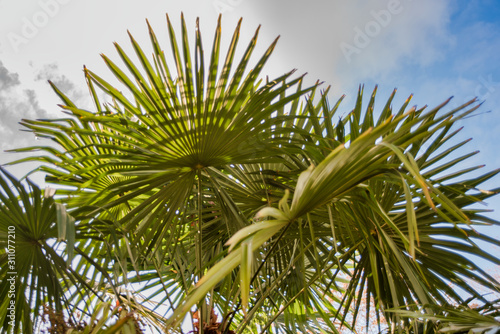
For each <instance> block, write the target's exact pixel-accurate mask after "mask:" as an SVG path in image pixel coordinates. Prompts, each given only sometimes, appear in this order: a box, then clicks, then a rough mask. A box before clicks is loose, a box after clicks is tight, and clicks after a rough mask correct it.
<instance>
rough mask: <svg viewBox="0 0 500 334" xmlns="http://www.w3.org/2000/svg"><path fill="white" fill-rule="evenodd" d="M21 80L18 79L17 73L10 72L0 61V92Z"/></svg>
mask: <svg viewBox="0 0 500 334" xmlns="http://www.w3.org/2000/svg"><path fill="white" fill-rule="evenodd" d="M20 83H21V82H20V81H19V75H18V74H17V73H11V72H9V70H8V69H7V68H5V66H3V63H2V62H1V61H0V92H2V91H3V90H5V89H9V88H10V87H13V86H17V85H19V84H20Z"/></svg>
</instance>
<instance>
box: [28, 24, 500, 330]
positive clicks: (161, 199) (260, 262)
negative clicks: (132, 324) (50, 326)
mask: <svg viewBox="0 0 500 334" xmlns="http://www.w3.org/2000/svg"><path fill="white" fill-rule="evenodd" d="M168 28H169V33H170V37H171V45H172V50H173V55H174V63H175V67H176V69H177V73H176V78H175V79H173V78H172V77H171V74H170V72H169V69H168V66H167V65H166V60H165V58H164V56H163V53H162V52H161V51H160V48H159V45H158V42H157V40H156V38H155V36H154V33H153V32H152V30H150V35H151V39H152V41H153V49H154V54H153V58H154V62H153V64H151V63H150V62H149V61H147V60H146V57H145V56H144V54H143V52H142V50H141V49H140V48H139V46H138V45H137V43H136V42H135V41H134V40H133V39H132V44H133V46H134V49H135V50H136V53H137V54H138V56H139V60H140V63H141V65H142V67H143V68H142V72H141V71H139V69H137V68H136V67H135V66H134V65H133V64H132V62H131V61H130V60H129V58H128V57H127V56H126V55H125V53H124V52H123V51H122V49H121V48H120V47H119V46H118V45H117V50H118V52H119V54H120V56H121V57H122V59H123V60H124V61H125V64H126V66H127V67H128V69H129V70H130V71H131V73H132V79H129V78H128V77H127V76H126V75H125V74H124V73H123V72H122V71H121V70H120V69H119V68H118V67H117V66H116V65H114V63H112V62H111V61H110V60H109V59H108V58H107V57H104V59H105V61H106V63H107V64H108V65H109V67H110V69H111V70H112V71H113V73H114V74H115V75H116V77H117V78H118V79H120V80H121V81H122V82H123V83H124V84H125V86H126V87H127V88H128V89H129V90H130V93H131V95H132V97H133V100H134V102H133V103H132V102H130V99H127V98H125V97H124V95H122V93H120V92H119V91H118V90H116V89H115V88H113V87H112V86H111V85H109V84H107V83H106V82H105V81H104V80H103V79H101V78H100V77H98V76H97V75H95V74H94V73H92V72H91V71H88V70H86V71H85V73H86V78H87V79H88V83H89V87H90V90H91V93H92V96H93V97H94V100H95V102H96V106H97V109H98V112H97V113H96V114H92V113H89V112H87V111H83V110H80V109H78V108H76V106H74V105H73V104H72V103H71V101H69V99H67V98H66V97H65V96H64V95H63V94H62V93H61V92H59V91H57V89H56V91H57V92H58V94H59V95H60V96H61V97H62V98H63V100H64V101H65V105H64V106H63V108H64V109H65V110H66V112H67V113H68V114H69V115H70V116H71V117H70V118H68V119H65V120H56V121H52V120H39V121H27V120H25V121H23V123H24V124H25V125H26V126H27V127H28V128H29V129H31V130H32V131H34V132H35V133H36V134H37V135H38V136H46V137H50V138H52V139H54V140H55V141H56V142H57V143H58V144H59V145H60V146H62V150H58V149H54V148H51V147H41V149H42V150H45V151H46V152H48V153H50V156H47V157H36V158H35V159H36V160H38V161H43V162H47V163H49V166H48V167H42V169H43V170H44V171H46V172H47V173H48V174H49V177H48V179H49V180H51V181H53V182H56V183H58V184H62V185H70V186H74V187H76V188H77V189H78V191H77V192H76V194H77V196H75V192H74V191H71V192H70V191H68V192H67V194H68V195H69V194H71V195H72V197H68V198H67V199H66V201H67V203H68V206H69V207H70V208H72V210H73V211H72V213H73V215H75V216H76V217H77V218H79V219H81V222H80V223H79V225H78V226H77V229H80V231H81V232H82V233H83V232H85V233H89V235H92V233H95V231H99V233H97V234H94V237H95V238H96V239H98V238H97V237H99V238H103V237H104V238H105V239H106V240H107V244H108V245H110V244H111V246H109V247H111V248H113V249H112V250H111V251H109V250H108V251H100V249H101V248H99V247H96V244H95V243H93V244H91V246H89V254H91V253H92V252H94V253H92V257H93V258H105V259H106V260H103V262H101V263H102V264H104V263H105V261H109V260H112V261H114V262H115V263H122V262H123V260H125V262H124V263H123V264H121V269H122V270H125V271H126V270H127V268H128V269H131V268H133V269H135V270H137V271H138V272H139V271H140V266H138V264H141V265H142V266H144V268H145V270H146V271H145V272H144V275H143V276H142V278H141V277H136V278H135V280H146V279H150V278H151V279H152V281H151V282H150V283H149V284H148V285H147V287H146V288H155V289H156V292H155V293H154V294H157V293H160V292H161V291H163V292H165V291H170V292H172V291H173V290H171V289H172V288H174V286H175V288H176V289H179V290H177V291H182V293H173V294H172V295H169V293H167V297H165V299H164V301H165V302H166V303H167V304H168V305H180V307H178V308H177V310H176V313H175V314H174V317H173V318H172V319H173V320H174V323H175V322H176V321H177V320H178V319H181V317H182V315H184V314H185V313H186V312H188V311H189V310H190V308H191V306H192V305H194V304H196V303H200V305H201V307H203V305H204V302H201V301H202V300H203V299H204V298H205V296H206V295H207V293H208V295H209V296H210V300H211V302H212V303H214V305H217V307H218V308H219V311H220V313H221V314H223V315H228V314H232V316H231V317H225V324H226V325H230V323H231V320H233V321H234V320H238V321H237V322H238V323H239V326H240V327H239V329H240V330H243V329H245V328H246V329H247V330H251V331H254V330H255V331H257V330H258V329H257V327H254V326H255V324H256V323H259V324H260V327H259V328H260V329H261V330H264V331H265V330H267V329H268V328H282V329H287V330H289V331H296V330H300V331H303V332H305V331H307V330H311V331H318V330H320V329H326V328H327V330H330V331H333V332H336V331H338V319H341V320H342V319H349V318H348V316H349V317H351V318H352V322H353V323H354V322H355V321H356V318H357V315H358V311H357V310H358V309H359V305H360V303H361V301H362V300H363V298H364V297H366V298H367V299H368V300H369V299H373V300H374V301H375V304H376V306H377V310H376V313H377V314H379V315H384V316H385V317H386V318H387V319H388V320H389V321H393V322H394V323H395V324H399V320H398V318H396V317H392V314H387V313H385V310H386V309H388V308H391V307H406V308H408V309H412V310H414V309H417V310H421V309H422V307H423V305H426V304H429V303H435V304H444V303H447V302H449V301H450V298H451V300H454V301H456V302H457V303H462V302H463V301H464V300H463V297H462V296H461V295H460V294H459V293H457V292H456V290H454V289H451V288H450V287H449V286H448V284H449V283H450V281H451V282H453V283H454V284H456V285H457V286H459V287H460V288H461V289H463V290H465V291H466V292H468V293H469V294H470V295H472V296H474V297H476V298H481V296H480V295H479V293H477V292H476V290H475V289H474V288H473V287H472V286H471V284H470V282H469V281H468V280H467V279H465V277H472V278H474V279H475V280H476V281H478V282H480V283H481V284H483V285H484V286H486V287H488V288H491V289H498V283H497V282H496V281H495V280H494V279H493V278H492V277H490V276H489V275H488V274H487V273H485V272H483V271H481V269H480V268H479V267H478V265H477V264H475V263H474V262H473V261H471V260H469V259H467V258H466V257H464V256H463V255H462V254H463V251H464V250H465V251H466V252H469V253H472V254H474V255H477V256H479V257H481V258H483V259H486V260H489V261H491V262H493V263H495V264H499V263H500V261H499V259H498V258H497V257H495V256H492V255H490V254H488V252H486V251H485V250H483V249H482V248H480V247H478V246H477V245H476V243H475V240H482V241H485V242H486V243H490V244H496V245H498V240H494V239H492V238H489V237H488V236H486V235H482V234H478V233H477V232H475V230H474V229H473V228H472V227H473V226H474V224H478V225H483V224H491V223H496V222H494V221H491V220H489V219H487V218H486V217H484V216H482V215H481V211H479V210H475V209H468V208H467V207H468V206H469V205H471V204H474V203H476V202H478V201H482V200H484V199H485V198H487V197H489V196H491V195H493V194H495V193H496V192H497V190H493V191H491V192H479V193H475V194H470V191H471V190H474V189H476V187H477V186H478V185H479V184H480V183H481V182H483V181H484V180H486V179H488V178H490V177H492V176H494V175H495V174H496V173H497V172H498V171H494V172H491V173H488V174H486V175H484V176H482V177H477V178H472V179H469V180H465V181H455V180H456V177H462V176H463V175H464V174H466V173H467V172H470V171H472V170H475V169H477V168H479V167H476V168H471V169H467V170H464V171H459V172H456V171H455V170H454V169H453V168H454V166H456V165H457V164H458V163H459V162H461V161H462V160H465V159H467V158H468V157H470V156H471V155H472V154H468V155H464V156H461V157H459V158H455V159H451V160H447V158H448V157H449V156H450V154H452V153H454V152H455V151H456V150H457V149H458V148H460V147H461V146H462V145H463V144H464V143H465V142H463V143H459V144H458V145H455V146H453V147H450V148H445V149H443V147H444V144H445V143H446V142H447V141H448V140H449V139H451V138H453V137H454V136H455V135H456V133H458V130H457V131H453V132H450V131H451V128H452V126H453V124H454V123H455V122H457V121H458V120H460V119H463V117H465V116H466V115H468V114H469V113H471V112H473V111H474V110H475V109H476V108H477V105H472V107H470V108H468V107H469V106H471V104H472V103H473V101H472V102H471V103H468V104H465V105H463V106H461V107H460V108H457V109H456V110H452V111H450V112H447V113H444V114H443V115H439V112H440V110H441V109H442V108H443V107H444V106H445V105H446V103H444V104H443V105H440V106H438V107H437V108H435V109H432V110H430V111H427V112H424V111H425V109H424V108H422V109H418V110H417V109H415V108H413V109H410V110H408V111H407V110H406V108H407V105H408V104H409V101H410V99H408V100H407V101H406V102H405V103H404V105H403V106H402V107H401V108H400V109H399V111H397V112H396V113H393V112H392V107H391V103H392V99H393V97H394V94H393V95H391V97H390V98H389V100H388V101H387V103H386V105H385V107H384V108H383V109H382V112H381V114H380V116H379V117H378V120H377V118H376V117H375V116H374V104H375V91H374V92H373V94H372V97H371V99H370V101H369V103H368V106H367V108H366V110H365V111H364V112H362V99H363V92H362V90H360V92H359V95H358V100H357V102H356V105H355V108H354V109H353V111H352V112H351V113H350V114H349V116H348V117H347V118H346V119H345V120H342V119H340V120H339V122H338V124H336V125H335V124H333V123H332V120H333V117H334V115H335V113H336V111H337V108H338V106H339V104H340V102H341V100H342V99H340V100H339V101H338V102H337V103H336V104H335V105H334V107H333V108H330V106H329V105H328V98H327V92H324V93H323V94H322V96H321V97H320V98H319V103H318V104H317V105H314V104H313V101H314V100H315V99H314V89H312V90H311V89H306V90H302V89H301V88H300V79H296V80H293V81H291V82H290V83H286V80H287V78H288V77H289V74H287V75H285V76H284V77H282V78H278V79H277V80H275V81H272V82H268V83H266V84H264V85H262V86H259V84H258V81H257V76H258V73H259V72H260V70H261V68H262V65H263V64H264V62H265V60H266V59H267V57H268V56H269V54H270V50H271V49H272V46H271V48H270V50H269V51H268V52H267V53H266V54H265V55H264V56H263V58H261V60H260V61H259V62H258V63H257V65H256V66H255V68H254V69H253V70H251V71H249V73H248V74H247V75H246V77H245V79H243V73H244V72H245V70H244V69H245V66H246V64H247V62H248V57H249V55H250V53H251V51H252V49H253V47H254V44H255V37H254V39H253V40H252V42H251V43H250V46H249V47H248V49H247V51H246V52H245V55H244V57H243V58H242V61H241V63H240V65H238V66H237V68H236V70H234V75H233V77H232V78H231V80H230V79H229V73H230V64H231V63H232V59H233V56H234V48H235V45H236V40H237V35H238V29H237V31H236V33H235V35H234V37H233V42H232V44H231V46H230V48H229V51H228V56H227V57H226V61H225V63H224V66H223V69H222V71H219V70H217V68H218V54H219V41H220V26H218V28H217V31H216V37H215V40H214V47H213V51H212V56H211V61H210V65H209V67H208V69H207V73H208V76H207V78H206V79H205V67H204V66H203V49H202V47H201V37H200V35H199V30H197V32H196V42H195V45H196V47H195V48H196V52H195V57H194V59H195V61H194V63H195V65H194V67H193V66H192V65H191V64H192V62H191V59H190V52H189V50H188V43H187V37H186V28H185V25H184V21H183V23H182V41H183V42H182V48H181V49H179V47H178V45H177V43H176V39H175V36H174V32H173V29H172V27H171V25H170V22H169V24H168ZM273 45H274V44H273ZM181 55H182V60H181ZM193 68H194V69H193ZM142 73H145V74H142ZM294 84H298V85H297V86H298V87H297V90H296V91H294V92H293V93H287V90H288V87H289V86H290V85H294ZM95 86H98V87H99V88H101V90H103V91H104V92H105V93H106V94H107V95H108V96H111V97H112V98H113V104H112V105H110V104H106V105H104V107H101V104H100V102H99V100H98V98H97V96H98V94H97V93H96V91H95V89H94V87H95ZM308 91H311V92H312V96H311V97H310V99H309V100H308V102H307V103H305V104H300V103H299V100H298V98H299V97H300V96H302V94H304V93H306V92H308ZM289 102H292V104H291V106H289V107H287V108H288V109H287V111H286V112H285V105H286V104H287V103H289ZM212 144H214V145H212ZM31 149H37V148H31ZM299 175H300V176H299ZM287 191H290V192H292V193H293V197H292V198H291V199H290V198H289V197H288V196H287V195H286V192H287ZM280 199H281V200H280ZM279 200H280V203H279V206H278V207H276V204H275V203H277V202H278V201H279ZM264 206H272V207H274V208H272V209H271V208H266V209H264V210H263V211H261V212H260V213H259V216H260V217H266V216H270V217H273V218H275V219H274V220H265V221H263V222H260V223H253V224H251V225H250V226H248V227H246V228H243V227H244V226H245V225H247V224H248V220H249V218H251V217H252V216H253V215H254V214H255V213H256V212H257V211H258V210H259V209H262V208H263V207H264ZM200 222H203V224H200ZM242 228H243V229H242ZM240 229H242V230H241V231H239V232H237V231H238V230H240ZM443 235H446V236H447V239H446V240H444V239H443V238H442V236H443ZM231 236H232V238H231V239H230V240H229V244H230V245H231V247H230V252H229V253H227V251H224V250H223V248H222V247H223V245H224V243H226V241H228V239H229V237H231ZM130 242H133V244H137V245H138V246H137V248H133V249H130V247H129V248H127V245H128V244H130ZM106 247H108V246H106ZM106 247H103V248H106ZM109 247H108V248H109ZM96 249H97V250H98V251H96ZM147 249H149V250H152V249H156V250H160V249H161V252H157V253H155V256H153V257H150V258H146V257H145V256H144V255H143V254H144V251H145V250H147ZM96 252H97V253H96ZM83 253H85V252H83ZM138 254H141V255H140V256H139V255H138ZM226 254H227V256H225V255H226ZM224 256H225V257H224ZM450 258H452V259H453V260H454V261H449V259H450ZM139 259H140V260H141V261H139ZM219 260H220V261H219ZM217 261H219V262H217ZM127 263H131V266H129V265H127ZM212 266H213V267H212ZM210 267H212V268H211V269H210V270H209V271H208V272H207V273H206V274H205V275H204V276H203V272H204V270H205V268H210ZM238 267H239V268H240V269H239V271H235V269H237V268H238ZM106 268H109V267H106V266H104V265H102V266H101V269H103V270H106ZM235 273H239V274H238V276H235ZM196 276H197V277H201V276H203V278H202V279H201V280H200V281H199V282H198V285H197V288H196V289H194V290H192V292H191V293H190V294H189V296H188V298H187V299H184V300H183V299H182V298H183V296H185V294H184V293H185V292H186V291H188V290H190V286H191V284H192V283H193V281H196V279H194V277H196ZM346 279H347V281H346ZM173 282H178V283H177V284H178V285H174V284H173ZM342 282H348V283H347V284H346V286H345V289H346V290H345V291H344V290H343V288H342V286H341V284H342ZM146 288H145V290H146ZM238 289H240V292H241V303H239V302H238V299H237V298H236V291H238ZM337 292H338V293H337ZM412 304H413V306H412ZM239 305H241V306H242V310H243V312H246V317H243V313H240V312H239ZM351 308H352V309H354V310H356V311H354V313H352V314H351V315H349V312H348V310H349V309H351ZM262 310H263V311H262ZM234 311H236V312H237V313H234ZM368 312H369V308H368V309H367V314H368ZM336 319H337V320H336ZM232 326H234V325H232ZM270 326H271V327H270ZM276 326H277V327H276Z"/></svg>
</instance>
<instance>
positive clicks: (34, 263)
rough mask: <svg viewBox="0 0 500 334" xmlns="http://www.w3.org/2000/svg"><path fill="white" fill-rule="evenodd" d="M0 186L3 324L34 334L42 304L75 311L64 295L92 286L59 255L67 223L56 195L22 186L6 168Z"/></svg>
mask: <svg viewBox="0 0 500 334" xmlns="http://www.w3.org/2000/svg"><path fill="white" fill-rule="evenodd" d="M0 186H1V189H0V212H1V214H0V231H1V233H0V245H1V247H0V249H1V250H0V252H1V253H0V268H1V269H0V276H1V277H2V280H1V282H0V298H1V300H2V304H1V307H0V310H1V311H0V321H1V323H2V328H3V329H5V330H7V329H9V328H10V330H12V331H13V333H32V331H33V325H34V324H35V323H36V322H37V321H38V320H39V317H38V316H37V315H38V314H40V313H41V311H42V308H43V306H45V305H50V306H51V307H52V308H54V309H55V310H58V311H61V310H63V309H68V308H71V307H72V306H71V305H70V304H69V302H68V300H67V297H66V295H65V294H66V293H67V292H68V291H70V290H74V289H75V288H77V289H80V291H79V292H78V293H79V294H80V295H81V294H84V293H88V291H85V290H90V287H89V286H88V285H87V284H86V282H85V280H84V279H82V278H81V277H80V275H78V273H77V272H75V270H73V269H72V268H71V266H70V265H68V261H67V258H64V257H63V256H62V255H61V252H59V251H57V249H58V247H57V245H58V244H59V243H58V242H57V241H58V238H59V237H60V236H61V231H58V229H59V230H60V229H61V224H63V223H64V221H63V219H61V217H59V218H58V214H59V215H60V216H62V213H58V209H57V208H56V203H55V201H54V199H53V197H52V195H53V194H51V191H50V190H49V191H47V190H46V191H45V192H42V191H41V190H40V189H39V188H38V187H37V186H36V185H35V184H34V183H33V182H31V181H30V180H26V185H23V184H22V183H21V182H19V181H18V180H17V179H16V178H14V177H13V176H12V175H11V174H9V173H8V172H7V171H5V170H4V169H3V168H1V167H0ZM58 220H59V226H58V224H57V221H58ZM66 225H67V226H69V229H70V226H71V225H72V224H71V222H69V223H67V224H66ZM58 227H59V228H58ZM63 228H64V226H63ZM71 233H73V238H74V231H72V232H71V231H69V230H68V231H67V233H64V234H65V235H68V237H69V238H70V239H71V237H70V235H71ZM82 288H83V289H84V290H82Z"/></svg>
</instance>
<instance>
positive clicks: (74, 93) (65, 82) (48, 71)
mask: <svg viewBox="0 0 500 334" xmlns="http://www.w3.org/2000/svg"><path fill="white" fill-rule="evenodd" d="M35 80H36V81H47V80H50V81H52V82H53V83H54V84H55V85H56V87H57V88H59V90H61V91H62V92H63V93H64V94H66V95H67V96H68V97H69V98H70V99H71V100H72V101H73V102H78V100H81V99H82V98H83V97H84V96H87V94H86V93H85V92H84V91H82V90H80V89H78V87H77V86H76V85H75V84H74V83H73V82H71V81H70V80H69V79H68V77H67V76H65V75H64V74H60V73H59V66H58V65H57V64H56V63H51V64H46V65H44V66H43V67H42V69H41V70H39V71H38V72H37V74H36V76H35ZM77 104H78V103H77Z"/></svg>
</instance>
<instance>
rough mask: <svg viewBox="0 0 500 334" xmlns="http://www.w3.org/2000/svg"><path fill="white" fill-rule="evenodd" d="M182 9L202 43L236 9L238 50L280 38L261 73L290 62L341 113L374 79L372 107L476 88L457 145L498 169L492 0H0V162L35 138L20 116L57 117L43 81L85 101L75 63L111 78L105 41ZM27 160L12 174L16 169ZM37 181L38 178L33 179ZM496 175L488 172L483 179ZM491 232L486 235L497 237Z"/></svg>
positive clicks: (499, 20) (140, 32)
mask: <svg viewBox="0 0 500 334" xmlns="http://www.w3.org/2000/svg"><path fill="white" fill-rule="evenodd" d="M181 11H183V12H184V14H185V16H186V20H187V24H188V29H190V31H191V32H194V22H195V18H196V17H198V16H199V17H200V20H201V29H202V33H203V36H204V42H205V48H206V49H209V46H210V44H211V38H212V34H213V30H214V28H215V23H216V18H217V16H218V14H219V12H223V21H222V22H223V31H225V32H226V34H225V39H226V43H227V40H228V39H229V38H230V37H231V34H232V30H233V29H234V26H235V25H236V22H237V20H238V19H239V18H240V17H243V25H242V37H241V44H242V45H241V48H242V49H243V45H244V44H245V43H246V41H248V40H249V38H250V37H251V35H252V34H253V32H254V30H255V29H256V28H257V26H258V25H259V24H262V28H261V35H260V37H259V47H258V50H257V52H259V51H263V50H264V49H265V48H266V47H267V46H268V45H269V44H270V43H271V41H272V40H273V39H274V38H275V37H276V36H277V35H281V38H280V42H279V43H278V46H277V48H276V50H275V52H274V55H273V57H272V58H271V60H270V62H269V64H268V66H267V71H266V70H264V72H266V73H267V74H269V75H270V77H273V76H277V75H280V74H282V73H284V72H286V71H288V70H290V69H292V68H297V69H298V73H304V72H308V76H307V80H309V82H314V81H316V80H317V79H320V80H322V81H325V84H324V86H325V87H326V85H332V93H333V94H332V95H331V96H332V98H334V97H340V96H341V95H342V94H346V95H347V97H346V100H345V101H344V103H343V108H344V111H345V112H348V111H350V108H352V105H353V99H354V97H355V95H356V91H357V87H358V85H359V84H365V87H366V90H367V91H371V90H372V89H373V87H374V85H375V84H378V85H379V93H378V102H379V106H380V105H382V104H383V103H385V100H386V99H387V97H388V96H389V94H390V92H391V91H392V89H394V88H398V95H397V99H396V101H395V102H394V106H395V107H398V105H399V104H401V103H402V102H403V101H404V100H405V99H406V98H407V97H408V96H409V95H410V94H412V93H413V94H414V99H413V101H414V102H413V103H414V104H417V105H419V106H422V105H425V104H428V105H429V106H430V107H433V106H435V105H437V104H439V103H440V102H442V101H444V100H445V99H447V98H448V97H450V96H454V99H453V100H452V102H451V103H450V106H451V107H453V106H457V105H459V104H461V103H463V102H465V101H467V100H469V99H471V98H473V97H474V96H477V97H478V98H479V99H480V100H481V101H483V100H485V102H484V104H483V106H482V107H481V108H480V110H479V111H478V113H477V116H474V117H471V118H468V119H466V120H464V121H461V123H460V126H462V125H463V126H465V128H464V130H463V131H462V133H461V134H460V138H461V139H464V138H469V137H472V138H473V141H471V142H470V143H469V144H467V145H466V146H465V147H464V149H463V151H462V152H464V153H466V152H470V151H475V150H480V151H481V153H480V154H478V155H476V156H475V157H474V158H473V159H471V161H470V162H467V163H465V164H464V168H465V167H467V166H470V165H477V164H486V167H485V168H484V169H483V170H484V171H490V170H493V169H495V168H500V158H499V156H500V155H499V154H498V144H499V140H500V135H499V134H500V107H499V106H500V66H499V60H500V56H499V55H500V4H499V3H498V1H495V0H473V1H465V0H460V1H459V0H441V1H433V0H419V1H417V0H376V1H361V0H360V1H346V0H314V1H307V2H306V1H299V0H273V1H269V0H186V1H173V0H148V1H145V2H140V3H139V2H138V1H130V0H128V1H125V0H124V1H118V0H107V1H98V0H88V1H82V0H24V1H17V0H0V149H1V150H2V152H1V153H0V163H2V164H3V163H6V162H8V161H12V160H14V159H16V158H20V157H21V156H20V155H13V154H7V153H3V150H5V149H11V148H16V147H22V146H26V145H36V144H39V142H38V141H37V140H36V139H35V138H34V137H33V136H32V135H30V134H29V133H23V132H20V131H19V128H20V126H19V125H18V124H17V122H18V121H19V120H20V119H21V118H41V117H57V116H58V115H60V113H59V108H58V107H57V106H56V104H57V103H59V101H58V99H57V97H56V96H55V95H54V94H53V93H52V92H51V90H50V89H49V87H48V85H47V84H46V80H48V79H50V80H53V81H54V82H56V84H57V85H58V86H59V87H60V88H61V89H62V90H63V91H65V92H67V93H68V95H70V96H71V97H73V99H74V100H75V101H76V102H77V103H78V104H79V105H81V106H83V107H89V108H90V106H89V104H88V100H87V98H86V96H87V89H86V86H85V82H84V80H83V75H82V66H83V65H84V64H85V65H87V67H89V68H90V69H92V70H93V71H95V72H97V73H99V74H103V75H104V76H105V77H106V75H107V78H110V77H111V76H110V75H109V74H108V73H109V72H108V71H107V69H106V68H105V66H104V64H103V62H102V61H101V59H100V57H99V54H100V53H105V54H106V55H110V56H112V57H113V59H118V57H117V56H116V53H115V51H114V49H113V46H112V42H113V41H117V42H118V43H120V44H121V45H123V46H127V48H128V38H127V34H126V30H127V29H130V31H131V32H132V33H133V34H134V36H135V37H136V38H137V39H138V40H139V41H142V43H143V44H144V45H146V44H147V43H149V42H148V40H147V29H146V24H145V18H148V19H149V21H150V22H151V24H152V26H153V27H154V29H155V31H156V32H157V34H158V35H159V37H160V40H161V39H163V40H164V42H163V45H164V47H167V46H168V44H167V43H168V40H167V36H166V32H165V13H168V14H169V15H170V17H171V19H172V21H173V23H174V25H175V26H176V27H179V16H180V12H181ZM346 50H347V51H346ZM457 140H458V139H457ZM33 167H34V166H33V165H27V166H20V167H15V168H10V170H11V171H12V172H14V173H15V174H16V175H17V176H22V175H23V174H24V173H26V172H27V171H28V170H29V169H30V168H33ZM34 179H35V181H36V182H38V183H40V184H41V185H42V186H43V178H42V176H41V175H35V176H34ZM499 183H500V177H496V178H494V179H493V180H491V181H490V182H488V183H486V184H485V185H484V187H485V188H491V187H494V186H495V185H498V184H499ZM498 197H499V196H497V197H496V198H495V199H492V200H490V201H489V205H488V208H490V209H496V210H497V212H495V213H493V214H491V215H490V216H491V217H493V218H495V219H499V220H500V200H499V198H498ZM494 231H495V232H488V233H493V234H495V233H496V234H495V236H496V237H498V238H500V232H498V229H496V230H494ZM492 251H496V250H492Z"/></svg>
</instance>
